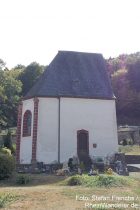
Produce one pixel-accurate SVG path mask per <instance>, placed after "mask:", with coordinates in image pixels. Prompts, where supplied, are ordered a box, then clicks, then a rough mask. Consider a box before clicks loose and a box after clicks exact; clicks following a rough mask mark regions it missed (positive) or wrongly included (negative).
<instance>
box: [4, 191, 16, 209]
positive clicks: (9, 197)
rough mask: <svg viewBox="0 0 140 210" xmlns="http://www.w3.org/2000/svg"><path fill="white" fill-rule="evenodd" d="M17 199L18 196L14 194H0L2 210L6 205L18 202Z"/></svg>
mask: <svg viewBox="0 0 140 210" xmlns="http://www.w3.org/2000/svg"><path fill="white" fill-rule="evenodd" d="M17 198H18V196H17V195H14V194H12V193H3V194H0V208H3V207H5V206H6V205H8V204H10V203H11V202H13V201H15V200H17Z"/></svg>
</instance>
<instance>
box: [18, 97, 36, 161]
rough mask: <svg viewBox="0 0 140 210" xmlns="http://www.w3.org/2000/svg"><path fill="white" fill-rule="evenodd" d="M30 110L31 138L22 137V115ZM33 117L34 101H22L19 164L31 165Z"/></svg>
mask: <svg viewBox="0 0 140 210" xmlns="http://www.w3.org/2000/svg"><path fill="white" fill-rule="evenodd" d="M27 110H30V111H31V113H32V127H31V136H27V137H23V136H22V133H23V116H24V113H25V112H26V111H27ZM33 115H34V101H33V99H28V100H25V101H23V109H22V125H21V142H20V163H21V164H22V163H27V164H29V163H31V158H32V135H33V117H34V116H33Z"/></svg>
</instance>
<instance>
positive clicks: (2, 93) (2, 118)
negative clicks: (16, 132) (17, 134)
mask: <svg viewBox="0 0 140 210" xmlns="http://www.w3.org/2000/svg"><path fill="white" fill-rule="evenodd" d="M21 90H22V83H21V82H20V81H19V80H17V79H15V78H13V77H12V76H11V75H10V74H9V71H8V72H7V71H2V70H0V127H1V128H4V127H5V128H6V127H10V126H15V125H16V119H17V104H18V101H19V98H20V92H21Z"/></svg>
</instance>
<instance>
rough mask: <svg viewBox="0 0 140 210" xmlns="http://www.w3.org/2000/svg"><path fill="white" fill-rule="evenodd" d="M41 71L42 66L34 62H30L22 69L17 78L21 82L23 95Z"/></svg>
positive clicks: (42, 69)
mask: <svg viewBox="0 0 140 210" xmlns="http://www.w3.org/2000/svg"><path fill="white" fill-rule="evenodd" d="M43 71H44V67H43V66H41V65H39V64H38V63H36V62H33V63H31V64H30V65H28V66H27V67H26V68H25V69H24V70H23V71H22V73H21V74H20V75H19V79H20V81H21V82H22V84H23V89H22V95H23V96H24V95H26V93H27V92H28V91H29V90H30V89H31V87H32V86H33V85H34V84H35V82H36V80H37V79H38V78H39V76H40V75H41V74H42V73H43Z"/></svg>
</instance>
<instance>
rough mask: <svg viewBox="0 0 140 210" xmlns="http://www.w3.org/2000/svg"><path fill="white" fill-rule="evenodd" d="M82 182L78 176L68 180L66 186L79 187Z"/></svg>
mask: <svg viewBox="0 0 140 210" xmlns="http://www.w3.org/2000/svg"><path fill="white" fill-rule="evenodd" d="M81 184H82V180H81V179H80V177H79V176H73V177H71V178H70V179H69V180H68V185H70V186H74V185H81Z"/></svg>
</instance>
